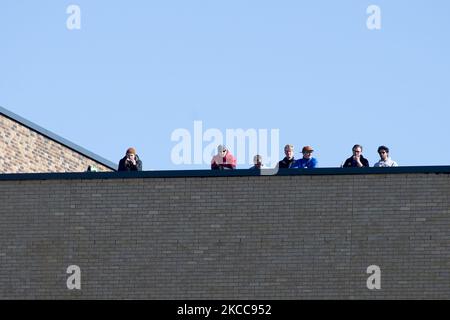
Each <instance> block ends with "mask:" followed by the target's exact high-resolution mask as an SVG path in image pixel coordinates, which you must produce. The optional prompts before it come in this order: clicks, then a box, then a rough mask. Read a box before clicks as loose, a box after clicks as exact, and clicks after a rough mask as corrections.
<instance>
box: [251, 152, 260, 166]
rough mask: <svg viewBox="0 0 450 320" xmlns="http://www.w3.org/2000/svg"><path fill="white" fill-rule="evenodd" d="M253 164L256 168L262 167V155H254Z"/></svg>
mask: <svg viewBox="0 0 450 320" xmlns="http://www.w3.org/2000/svg"><path fill="white" fill-rule="evenodd" d="M253 164H254V165H255V167H256V168H261V167H262V156H260V155H259V154H257V155H256V156H254V157H253Z"/></svg>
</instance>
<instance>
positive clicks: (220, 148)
mask: <svg viewBox="0 0 450 320" xmlns="http://www.w3.org/2000/svg"><path fill="white" fill-rule="evenodd" d="M227 152H228V149H227V147H226V146H225V145H222V144H221V145H219V146H218V147H217V154H218V155H219V156H221V157H225V156H226V155H227Z"/></svg>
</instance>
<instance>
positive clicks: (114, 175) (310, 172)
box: [0, 166, 450, 181]
mask: <svg viewBox="0 0 450 320" xmlns="http://www.w3.org/2000/svg"><path fill="white" fill-rule="evenodd" d="M430 173H431V174H433V173H434V174H450V166H420V167H395V168H373V167H372V168H315V169H280V170H279V171H275V170H271V169H265V170H251V169H238V170H223V171H219V170H167V171H139V172H80V173H14V174H0V181H7V180H83V179H87V180H90V179H98V180H104V179H142V178H189V177H251V176H299V175H304V176H314V175H362V174H364V175H371V174H388V175H389V174H430Z"/></svg>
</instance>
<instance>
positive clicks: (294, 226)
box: [0, 173, 450, 299]
mask: <svg viewBox="0 0 450 320" xmlns="http://www.w3.org/2000/svg"><path fill="white" fill-rule="evenodd" d="M449 195H450V175H448V174H421V173H416V174H367V175H366V174H364V175H317V176H306V175H297V176H254V177H189V178H137V179H108V180H102V179H86V180H84V179H79V180H30V181H26V180H23V181H0V265H1V268H0V298H2V299H17V298H21V299H33V298H43V299H53V298H62V299H81V298H83V299H89V298H94V299H107V298H113V299H114V298H120V299H122V298H126V299H431V298H438V299H450V276H449V270H450V203H449V200H450V199H449ZM72 264H75V265H78V266H79V267H80V268H81V286H82V287H81V290H68V289H67V287H66V280H67V278H68V277H69V275H68V274H66V268H67V267H68V266H69V265H72ZM369 265H378V266H379V267H380V268H381V290H369V289H367V287H366V280H367V278H368V277H369V275H368V274H367V273H366V269H367V267H368V266H369Z"/></svg>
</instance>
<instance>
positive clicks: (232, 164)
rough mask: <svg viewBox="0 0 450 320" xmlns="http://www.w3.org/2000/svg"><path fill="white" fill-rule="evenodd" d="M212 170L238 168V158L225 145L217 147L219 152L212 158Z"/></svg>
mask: <svg viewBox="0 0 450 320" xmlns="http://www.w3.org/2000/svg"><path fill="white" fill-rule="evenodd" d="M211 169H212V170H227V169H236V158H235V157H234V156H233V155H232V154H231V152H230V151H229V150H228V149H227V147H226V146H224V145H219V146H218V147H217V154H216V155H215V156H214V157H213V158H212V160H211Z"/></svg>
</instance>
